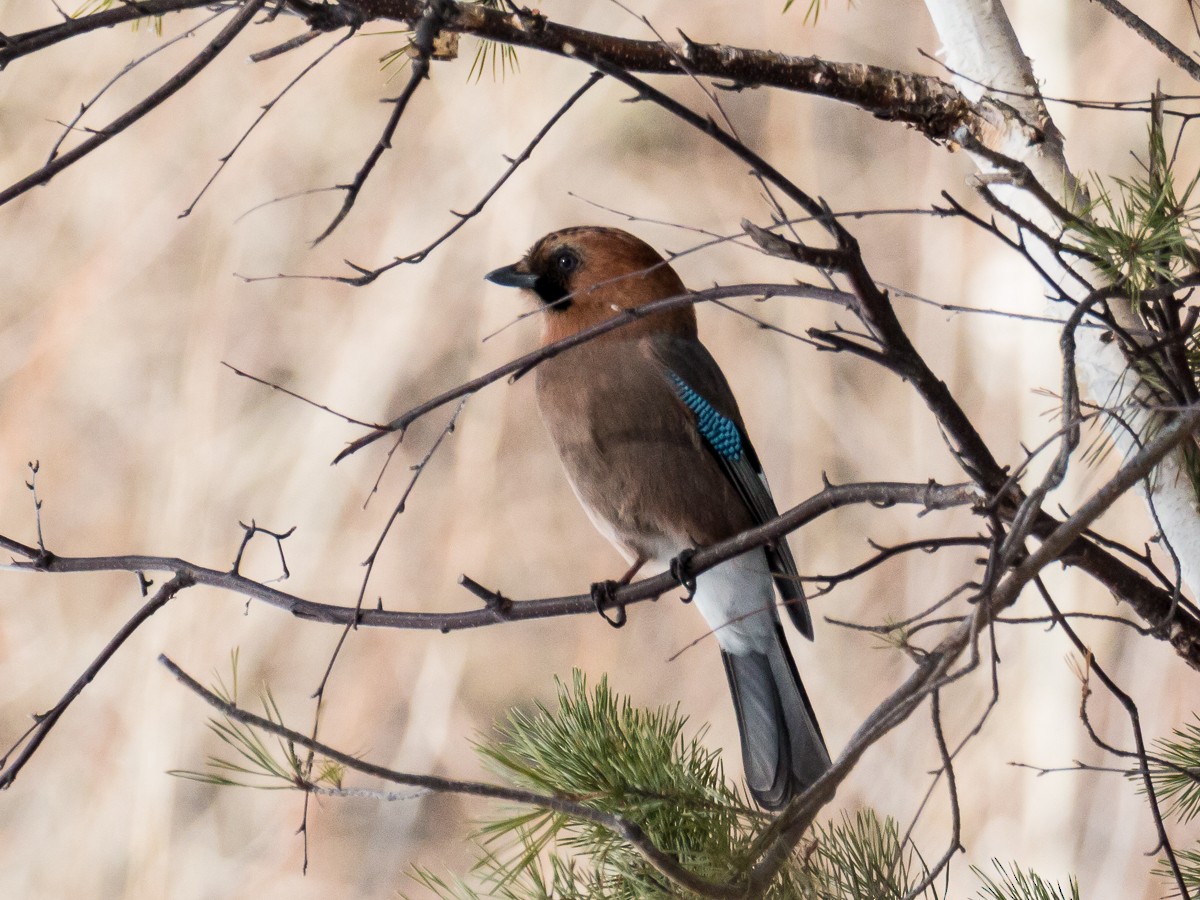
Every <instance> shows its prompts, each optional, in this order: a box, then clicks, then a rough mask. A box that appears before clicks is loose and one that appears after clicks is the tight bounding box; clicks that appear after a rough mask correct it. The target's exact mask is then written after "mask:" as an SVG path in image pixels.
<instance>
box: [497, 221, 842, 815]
mask: <svg viewBox="0 0 1200 900" xmlns="http://www.w3.org/2000/svg"><path fill="white" fill-rule="evenodd" d="M484 277H485V278H486V279H487V280H488V281H489V282H491V283H493V284H496V285H501V286H504V287H511V288H520V289H522V291H523V292H525V293H526V294H528V295H531V298H532V299H533V301H534V303H535V305H536V307H535V308H537V309H538V310H539V311H540V314H541V322H542V344H543V346H545V345H548V344H553V343H555V342H557V341H560V340H563V339H565V338H569V337H571V336H572V335H575V334H577V333H579V332H580V331H582V330H583V329H586V328H588V327H590V326H593V325H596V324H598V323H600V322H603V321H605V320H608V319H611V318H613V317H614V316H617V315H620V314H622V313H624V312H625V311H626V310H631V309H637V308H638V307H641V306H643V305H645V304H647V303H650V302H652V301H655V300H661V299H664V298H668V297H682V296H685V295H686V294H687V293H688V291H687V289H686V288H685V287H684V285H683V282H682V281H681V280H680V278H679V276H678V275H677V274H676V273H675V271H674V269H672V268H671V266H670V265H669V264H668V263H667V262H666V261H665V260H664V259H663V257H662V256H661V255H660V254H659V253H658V252H657V251H656V250H655V249H654V248H653V247H651V246H650V245H649V244H647V243H645V242H644V241H642V240H641V239H640V238H638V237H636V236H634V235H632V234H629V233H628V232H626V231H623V230H620V229H616V228H605V227H599V226H579V227H574V228H566V229H563V230H560V231H555V232H552V233H550V234H548V235H546V236H545V237H543V238H541V239H540V240H538V241H537V242H536V243H535V244H534V245H533V247H532V248H531V249H530V250H529V251H528V252H527V253H526V254H525V255H524V257H522V258H521V260H520V261H518V262H516V263H514V264H512V265H508V266H504V267H502V268H499V269H496V270H494V271H492V272H489V273H488V274H487V275H486V276H484ZM534 374H535V381H536V387H535V392H536V396H537V403H538V408H539V411H540V413H541V417H542V420H543V421H544V423H545V425H546V428H547V430H548V432H549V435H550V438H551V440H552V442H553V444H554V446H555V448H556V449H557V451H558V455H559V458H560V460H561V461H562V465H563V468H564V469H565V471H566V474H567V478H568V480H569V481H570V484H571V487H572V488H573V490H574V492H575V495H576V497H577V498H578V500H579V502H580V503H581V505H582V506H583V508H584V510H585V512H586V513H587V515H588V517H589V518H590V519H591V521H592V524H593V525H594V526H595V527H596V529H597V530H598V531H599V532H600V533H601V534H602V535H603V536H604V537H606V538H607V539H608V540H609V542H611V543H612V544H613V546H614V547H616V549H617V551H618V552H620V553H621V555H622V556H624V557H625V559H626V560H627V561H628V563H629V569H628V571H627V572H626V573H625V574H624V576H623V577H622V578H621V579H620V581H619V582H617V583H621V584H623V583H628V582H629V581H630V580H632V578H633V577H634V575H635V574H636V573H637V572H638V571H639V570H640V569H641V567H642V566H643V565H646V564H647V563H651V564H654V565H656V566H660V567H671V570H672V571H673V572H676V571H678V570H677V569H676V568H674V567H673V566H672V563H673V561H676V560H678V559H680V558H681V557H682V558H684V559H687V558H688V555H690V554H691V553H693V552H694V551H695V550H696V549H697V548H699V547H704V546H707V545H710V544H713V543H715V542H717V541H720V540H723V539H725V538H729V537H732V536H733V535H736V534H738V533H739V532H742V531H745V530H746V529H748V528H750V527H752V526H754V525H757V524H761V523H763V522H766V521H768V520H770V519H773V518H775V517H776V516H777V515H778V512H777V510H776V507H775V501H774V500H773V499H772V496H771V491H770V488H769V486H768V485H767V481H766V477H765V476H764V474H763V471H762V466H761V464H760V463H759V459H758V456H757V454H756V453H755V452H754V447H753V446H752V445H751V443H750V439H749V437H748V436H747V434H746V427H745V423H744V422H743V419H742V415H741V413H740V412H739V410H738V405H737V402H736V400H735V399H734V396H733V392H732V390H731V389H730V387H729V384H728V382H727V381H726V379H725V376H724V374H723V373H722V372H721V369H720V367H719V366H718V365H717V362H716V360H715V359H713V357H712V355H711V354H710V353H709V352H708V350H707V348H705V346H704V345H703V344H702V343H701V342H700V339H699V335H698V330H697V324H696V313H695V309H694V307H693V305H691V304H684V305H680V306H676V307H674V308H671V309H668V310H663V311H659V312H654V313H650V314H643V315H641V316H637V317H634V318H633V319H632V320H631V321H630V323H629V324H626V325H623V326H621V327H619V328H616V329H614V330H611V331H607V332H604V333H602V334H600V335H599V336H597V337H595V338H594V339H591V340H587V341H585V342H583V343H580V344H578V345H575V346H572V347H570V348H569V349H567V350H565V351H563V352H560V353H558V354H557V355H554V356H551V357H550V358H548V359H544V360H543V361H542V362H540V363H539V364H538V365H537V366H536V368H535V369H534ZM688 586H689V587H692V585H688ZM776 590H778V592H779V595H780V596H781V597H782V599H783V606H784V608H785V609H786V610H787V613H788V616H789V618H790V619H791V621H792V622H793V624H794V625H795V626H796V628H797V629H798V630H799V631H800V633H801V634H803V635H804V636H805V637H806V638H809V639H812V636H813V627H812V618H811V616H810V614H809V611H808V606H807V602H806V600H805V597H804V593H803V589H802V586H801V582H800V580H799V576H798V574H797V569H796V563H795V560H794V558H793V556H792V553H791V550H790V549H789V547H788V543H787V539H786V537H780V538H778V539H776V540H775V541H774V542H772V543H770V544H768V545H766V546H764V547H757V548H755V549H752V550H750V551H748V552H746V553H744V554H743V555H741V556H738V557H735V558H733V559H731V560H728V561H726V562H724V563H721V564H720V565H718V566H716V567H714V568H711V569H709V570H707V571H705V572H702V573H700V574H699V575H698V576H696V577H695V582H694V590H693V591H692V599H693V602H694V605H695V606H696V607H697V609H698V610H699V611H700V613H701V614H702V615H703V616H704V619H705V620H706V622H707V624H708V626H709V628H710V629H711V630H712V632H713V634H714V635H715V637H716V641H717V644H718V645H719V647H720V650H721V658H722V660H723V661H724V664H725V673H726V676H727V678H728V681H729V688H730V692H731V694H732V698H733V706H734V710H735V713H736V716H737V724H738V732H739V737H740V739H741V747H742V761H743V769H744V773H745V779H746V785H747V787H748V788H749V790H750V794H751V796H752V797H753V798H754V799H755V801H756V802H757V803H758V804H759V805H760V806H761V807H763V808H764V809H767V810H778V809H780V808H781V807H783V806H784V805H786V804H787V802H788V801H789V800H791V799H792V798H793V797H795V796H797V795H798V794H799V793H801V792H803V791H804V790H805V789H806V788H807V787H808V786H810V785H811V784H812V783H814V782H815V781H816V780H817V779H818V778H819V777H820V776H821V775H822V774H824V772H825V771H826V770H827V769H828V768H829V767H830V758H829V752H828V750H827V749H826V745H825V740H824V738H823V737H822V735H821V729H820V726H819V725H818V724H817V718H816V715H815V713H814V712H813V707H812V704H811V702H810V701H809V698H808V694H807V693H806V692H805V689H804V685H803V683H802V682H801V680H800V675H799V672H798V670H797V668H796V663H795V660H794V659H793V657H792V653H791V651H790V650H789V648H788V644H787V640H786V638H785V636H784V632H783V627H782V624H781V621H780V617H779V613H778V609H777V606H776V601H775V591H776Z"/></svg>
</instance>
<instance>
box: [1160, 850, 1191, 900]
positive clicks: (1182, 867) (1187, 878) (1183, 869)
mask: <svg viewBox="0 0 1200 900" xmlns="http://www.w3.org/2000/svg"><path fill="white" fill-rule="evenodd" d="M1175 862H1176V863H1178V864H1179V874H1180V875H1182V876H1183V884H1184V886H1185V887H1186V888H1187V889H1188V893H1189V894H1192V895H1195V894H1196V893H1197V892H1200V846H1197V847H1196V849H1195V850H1176V851H1175ZM1154 874H1155V875H1156V876H1158V877H1159V878H1162V879H1165V880H1166V881H1169V882H1170V883H1171V884H1175V873H1174V872H1173V871H1172V870H1171V865H1170V863H1168V862H1167V861H1166V860H1165V859H1160V860H1159V861H1158V865H1157V866H1155V868H1154ZM1166 896H1168V897H1178V896H1179V888H1178V886H1176V888H1175V890H1173V891H1171V893H1169V894H1167V895H1166Z"/></svg>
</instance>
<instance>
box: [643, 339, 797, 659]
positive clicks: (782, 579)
mask: <svg viewBox="0 0 1200 900" xmlns="http://www.w3.org/2000/svg"><path fill="white" fill-rule="evenodd" d="M645 346H647V347H648V348H649V350H650V352H651V354H652V355H653V356H654V358H655V359H656V361H657V362H658V363H659V364H660V365H661V367H662V369H663V377H664V378H665V379H666V380H667V382H668V384H669V385H670V387H671V389H672V391H673V392H674V394H675V396H676V397H677V398H678V399H679V402H680V403H682V404H683V405H684V406H686V407H687V408H688V409H689V410H690V411H691V413H692V416H693V419H694V421H695V424H696V429H697V430H698V431H699V432H700V434H701V436H702V437H703V438H704V445H705V446H706V447H707V448H708V450H709V451H710V452H711V453H712V454H713V455H714V456H715V457H716V459H717V461H718V462H719V463H720V465H721V469H722V471H723V472H724V473H725V475H726V477H727V478H728V479H729V480H730V482H732V484H733V486H734V487H735V488H736V489H737V492H738V495H739V496H740V497H741V498H742V500H743V501H744V502H745V504H746V507H747V508H748V509H749V510H750V514H751V516H752V517H753V518H754V521H755V523H756V524H760V525H761V524H762V523H764V522H767V521H770V520H771V519H774V518H775V517H776V516H778V515H779V511H778V510H777V509H776V508H775V500H774V498H773V497H772V496H771V488H770V486H769V485H768V484H767V478H766V476H765V475H764V474H763V470H762V465H761V464H760V463H759V461H758V454H756V453H755V452H754V447H753V445H751V443H750V439H749V437H747V435H746V428H745V425H744V424H743V423H742V416H741V413H740V412H738V408H737V401H736V400H734V398H733V392H732V391H731V390H730V389H729V383H728V382H726V380H725V376H724V375H723V374H722V372H721V369H720V367H719V366H718V365H717V361H716V360H715V359H713V358H712V354H710V353H709V352H708V350H707V349H706V348H705V347H704V345H703V344H701V343H700V342H699V341H695V340H689V339H686V338H680V337H672V336H657V337H654V338H648V339H646V341H645ZM765 549H766V553H767V562H768V564H769V565H770V567H771V572H772V573H773V574H774V576H775V586H776V588H777V589H778V590H779V594H780V596H781V597H782V598H783V602H784V606H785V607H786V608H787V611H788V615H789V616H790V617H791V620H792V622H793V624H795V626H796V628H797V629H798V630H799V631H800V633H801V634H803V635H804V636H805V637H807V638H810V639H811V638H812V636H813V630H812V618H811V617H810V615H809V612H808V604H807V603H806V602H805V600H804V589H803V587H802V585H801V583H800V576H799V573H798V572H797V570H796V560H795V559H794V558H793V557H792V551H791V549H790V548H789V547H788V543H787V538H786V537H780V538H778V539H777V540H776V541H774V542H773V543H772V544H769V545H768V546H767V547H766V548H765Z"/></svg>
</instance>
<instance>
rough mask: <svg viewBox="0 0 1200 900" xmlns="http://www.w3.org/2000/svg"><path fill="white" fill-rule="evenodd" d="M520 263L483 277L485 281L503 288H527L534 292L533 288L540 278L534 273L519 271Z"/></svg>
mask: <svg viewBox="0 0 1200 900" xmlns="http://www.w3.org/2000/svg"><path fill="white" fill-rule="evenodd" d="M518 265H520V263H514V264H513V265H511V266H504V267H503V268H500V269H496V270H495V271H492V272H488V273H487V274H486V275H484V276H483V278H484V280H485V281H490V282H491V283H492V284H498V285H500V286H501V287H515V288H526V289H527V290H533V286H534V285H535V284H537V280H538V277H537V275H535V274H533V273H532V272H522V271H520V270H518V269H517V266H518Z"/></svg>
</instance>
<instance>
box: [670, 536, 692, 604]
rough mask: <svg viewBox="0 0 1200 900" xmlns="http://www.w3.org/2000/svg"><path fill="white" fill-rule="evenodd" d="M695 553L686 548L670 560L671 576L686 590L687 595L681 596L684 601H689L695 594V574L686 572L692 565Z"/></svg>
mask: <svg viewBox="0 0 1200 900" xmlns="http://www.w3.org/2000/svg"><path fill="white" fill-rule="evenodd" d="M695 555H696V551H695V550H692V549H687V550H683V551H680V553H679V555H678V556H676V557H675V558H674V559H672V560H671V577H672V578H674V579H675V580H676V581H678V582H679V586H680V587H681V588H683V589H684V590H685V591H687V596H686V597H684V598H683V602H684V603H691V602H692V598H693V597H695V596H696V576H695V575H690V574H688V570H689V569H690V568H691V567H692V557H693V556H695Z"/></svg>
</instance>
